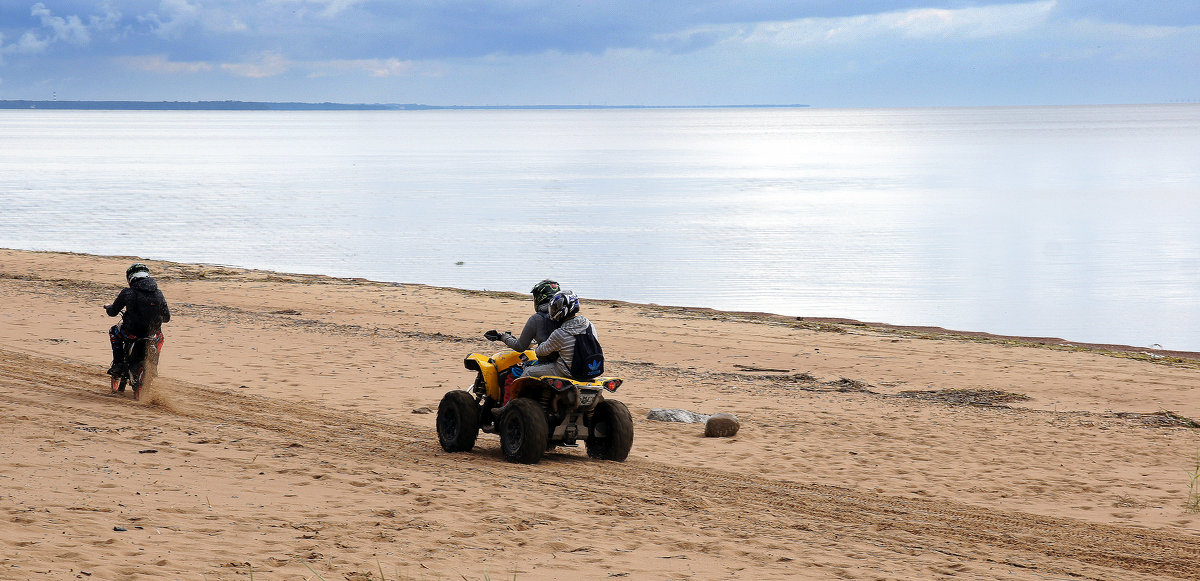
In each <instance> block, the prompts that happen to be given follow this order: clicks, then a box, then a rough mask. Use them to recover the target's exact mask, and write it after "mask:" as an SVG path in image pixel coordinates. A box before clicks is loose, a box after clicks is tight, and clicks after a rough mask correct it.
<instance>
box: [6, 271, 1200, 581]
mask: <svg viewBox="0 0 1200 581" xmlns="http://www.w3.org/2000/svg"><path fill="white" fill-rule="evenodd" d="M133 260H134V259H133V258H125V257H97V256H88V255H78V254H62V253H41V252H25V251H14V250H0V304H3V307H2V308H0V387H2V388H3V389H2V390H0V417H2V418H3V422H0V511H2V513H0V523H2V524H0V547H2V549H3V550H0V579H14V580H15V579H197V580H199V579H205V580H210V581H211V580H219V579H250V578H253V579H269V580H283V579H287V580H293V579H294V580H300V579H312V580H315V579H325V580H333V579H348V580H351V581H362V580H366V579H380V577H381V576H382V577H383V578H385V579H389V580H390V579H414V580H415V579H465V580H471V581H474V580H482V579H492V580H500V579H516V580H518V581H532V580H542V579H635V580H640V579H761V580H769V579H870V580H911V579H948V578H954V579H989V580H990V579H1021V580H1024V579H1029V580H1034V579H1037V580H1044V579H1106V580H1107V579H1196V578H1198V577H1200V515H1198V514H1196V513H1195V512H1194V511H1190V510H1188V506H1187V505H1188V501H1189V494H1195V493H1200V490H1197V488H1200V483H1197V482H1196V481H1195V478H1194V474H1195V471H1196V470H1197V462H1200V429H1197V426H1196V425H1195V423H1194V422H1192V421H1191V418H1200V354H1195V353H1173V352H1161V351H1151V350H1148V349H1141V348H1125V347H1120V346H1086V345H1078V344H1064V343H1065V342H1063V341H1061V340H1056V339H1038V340H1032V339H1017V338H1003V337H992V336H986V335H981V334H971V333H954V332H946V331H941V330H936V329H911V328H896V327H888V326H886V325H876V324H862V323H856V322H852V321H835V320H815V319H811V320H810V319H796V318H786V317H779V316H772V315H764V314H754V313H724V312H718V311H710V310H704V309H686V308H675V307H668V306H657V305H638V304H631V303H623V302H613V301H603V300H589V298H588V297H584V306H583V311H582V312H583V314H585V315H587V316H588V317H589V318H590V319H592V321H594V322H595V324H596V325H597V327H598V328H599V329H600V333H601V339H602V341H603V344H604V349H605V354H606V357H607V367H608V372H609V374H610V375H616V376H620V377H623V378H624V379H625V383H624V385H623V386H622V387H621V388H620V390H619V391H618V392H617V393H616V394H615V396H614V397H615V398H616V399H619V400H621V401H623V402H624V403H625V404H627V405H628V406H629V408H630V410H631V412H632V414H633V418H634V429H635V440H634V445H633V451H632V453H631V454H630V457H629V459H628V460H627V461H626V462H623V463H615V462H604V461H597V460H592V459H589V458H588V457H587V454H586V453H585V452H584V451H583V449H582V448H579V449H568V448H558V449H556V450H554V451H553V452H551V453H549V454H548V455H547V456H546V457H545V458H544V459H543V460H542V462H541V463H539V464H536V465H517V464H510V463H507V462H505V461H504V459H503V456H502V455H501V453H500V450H499V441H498V439H497V438H496V436H493V435H487V434H484V435H481V437H480V439H479V443H478V444H477V445H476V447H475V450H474V451H473V452H470V453H456V454H449V453H446V452H443V451H442V449H441V448H440V447H439V445H438V442H437V436H436V433H435V430H434V420H435V415H434V414H433V413H429V412H430V411H431V410H436V408H437V405H438V402H439V400H440V399H441V398H442V396H443V395H444V394H445V393H446V392H447V391H448V390H451V389H460V388H464V387H467V386H468V385H469V384H470V383H471V381H472V380H473V375H472V372H470V371H468V370H466V369H464V367H463V363H462V361H463V357H464V356H465V355H467V354H468V353H470V352H481V353H491V352H493V351H496V350H497V348H496V344H493V343H490V342H488V341H487V340H485V339H484V338H483V335H482V334H483V332H484V331H486V330H488V329H493V328H495V329H500V330H505V329H509V330H513V331H519V329H520V327H521V325H522V324H523V322H524V321H525V319H526V318H527V316H528V315H529V313H530V312H531V306H532V305H531V302H530V301H529V299H528V297H527V296H525V295H516V294H509V293H492V292H478V291H463V290H455V289H444V288H435V287H429V286H421V285H408V284H392V283H379V282H372V281H366V280H346V279H335V278H328V277H321V276H310V275H290V274H280V273H272V272H265V271H253V270H245V269H237V268H229V267H221V266H212V265H194V264H177V263H165V262H155V261H147V262H148V264H149V265H150V267H151V269H152V271H153V273H154V276H155V278H156V279H157V280H158V283H159V286H160V288H161V289H162V290H163V292H164V293H165V294H166V297H167V299H168V301H170V304H171V309H172V313H173V318H172V320H171V322H170V323H169V324H167V325H166V326H165V327H164V333H165V335H166V345H165V348H164V350H163V353H162V358H161V363H160V366H159V370H158V373H159V376H158V377H157V379H156V380H155V382H154V384H153V385H151V386H150V388H149V391H148V393H147V394H146V396H145V397H143V399H142V401H134V400H133V399H132V397H129V396H125V397H114V396H111V395H109V393H108V391H109V385H108V377H107V376H106V375H105V374H104V371H105V369H106V368H107V365H108V361H109V356H110V352H109V349H108V344H107V341H108V339H107V335H106V333H107V329H108V327H109V326H110V325H112V324H113V321H114V320H113V319H110V318H109V317H107V316H106V314H105V313H104V310H103V309H102V306H103V305H105V304H108V303H109V302H111V301H112V299H113V298H114V297H115V296H116V294H117V293H118V292H119V291H120V289H121V288H122V287H124V282H125V281H124V279H123V273H124V270H125V267H126V266H128V265H129V263H130V262H132V261H133ZM530 282H531V284H532V283H533V282H535V281H530ZM563 282H564V284H566V286H568V287H569V281H563ZM656 408H678V409H685V410H690V411H694V412H697V413H701V414H713V413H718V412H728V413H732V414H735V415H736V416H737V417H738V418H739V419H740V421H741V430H740V431H739V432H738V434H737V435H736V436H734V437H732V438H705V437H704V436H703V432H704V426H703V424H685V423H671V422H658V421H651V420H647V419H646V416H647V414H648V413H649V412H650V410H652V409H656ZM1189 473H1191V474H1189Z"/></svg>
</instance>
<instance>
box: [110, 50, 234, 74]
mask: <svg viewBox="0 0 1200 581" xmlns="http://www.w3.org/2000/svg"><path fill="white" fill-rule="evenodd" d="M117 62H119V63H120V64H122V65H123V66H125V67H126V68H128V69H132V70H136V71H142V72H146V73H161V74H172V75H173V74H181V73H203V72H207V71H211V70H213V66H212V65H211V64H209V63H206V62H174V61H171V60H170V59H168V58H167V57H166V55H149V56H128V57H119V58H118V59H117Z"/></svg>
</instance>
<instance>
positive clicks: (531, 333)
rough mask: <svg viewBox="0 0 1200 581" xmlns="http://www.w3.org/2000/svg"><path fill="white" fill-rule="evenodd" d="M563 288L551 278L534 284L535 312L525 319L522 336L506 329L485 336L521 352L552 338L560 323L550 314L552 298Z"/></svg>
mask: <svg viewBox="0 0 1200 581" xmlns="http://www.w3.org/2000/svg"><path fill="white" fill-rule="evenodd" d="M559 290H561V289H560V288H559V286H558V283H557V282H555V281H552V280H550V279H546V280H543V281H542V282H539V283H537V284H535V285H533V290H532V291H531V292H532V293H533V311H534V312H533V314H532V315H530V316H529V320H528V321H525V328H524V329H522V330H521V336H520V337H519V338H518V337H514V336H513V334H512V333H509V332H508V331H505V332H503V333H500V332H497V331H488V332H487V333H484V334H483V336H484V337H487V338H488V339H489V340H491V341H502V342H504V344H505V345H507V346H508V348H509V349H512V350H513V351H517V352H521V351H525V350H526V349H529V346H530V345H531V344H533V343H538V344H539V345H540V344H542V343H545V342H546V339H548V338H550V333H552V332H554V330H555V329H557V328H558V323H556V322H554V321H551V320H550V315H549V314H548V311H549V307H550V299H552V298H554V293H557V292H558V291H559Z"/></svg>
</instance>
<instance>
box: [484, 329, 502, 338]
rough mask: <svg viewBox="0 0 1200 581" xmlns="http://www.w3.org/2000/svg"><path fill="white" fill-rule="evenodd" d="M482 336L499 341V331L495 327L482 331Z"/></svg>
mask: <svg viewBox="0 0 1200 581" xmlns="http://www.w3.org/2000/svg"><path fill="white" fill-rule="evenodd" d="M483 336H484V337H487V340H488V341H499V340H500V332H499V331H497V330H495V329H492V330H491V331H488V332H487V333H484V334H483Z"/></svg>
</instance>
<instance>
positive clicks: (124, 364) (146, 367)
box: [112, 332, 163, 399]
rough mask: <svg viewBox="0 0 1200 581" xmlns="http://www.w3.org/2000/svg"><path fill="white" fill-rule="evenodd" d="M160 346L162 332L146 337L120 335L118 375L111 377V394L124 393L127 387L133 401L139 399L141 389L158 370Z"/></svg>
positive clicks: (161, 343) (161, 344)
mask: <svg viewBox="0 0 1200 581" xmlns="http://www.w3.org/2000/svg"><path fill="white" fill-rule="evenodd" d="M162 346H163V334H162V332H158V333H154V334H152V335H148V336H146V337H133V336H130V335H127V334H125V333H122V334H121V353H122V357H121V366H120V368H119V369H118V371H119V372H120V373H119V374H118V375H114V376H112V393H124V392H125V386H126V385H128V386H129V387H130V388H132V389H133V399H141V398H142V387H143V386H145V384H146V382H147V380H148V379H150V378H152V377H153V376H154V374H155V373H156V372H157V370H158V353H159V351H161V350H162Z"/></svg>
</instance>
